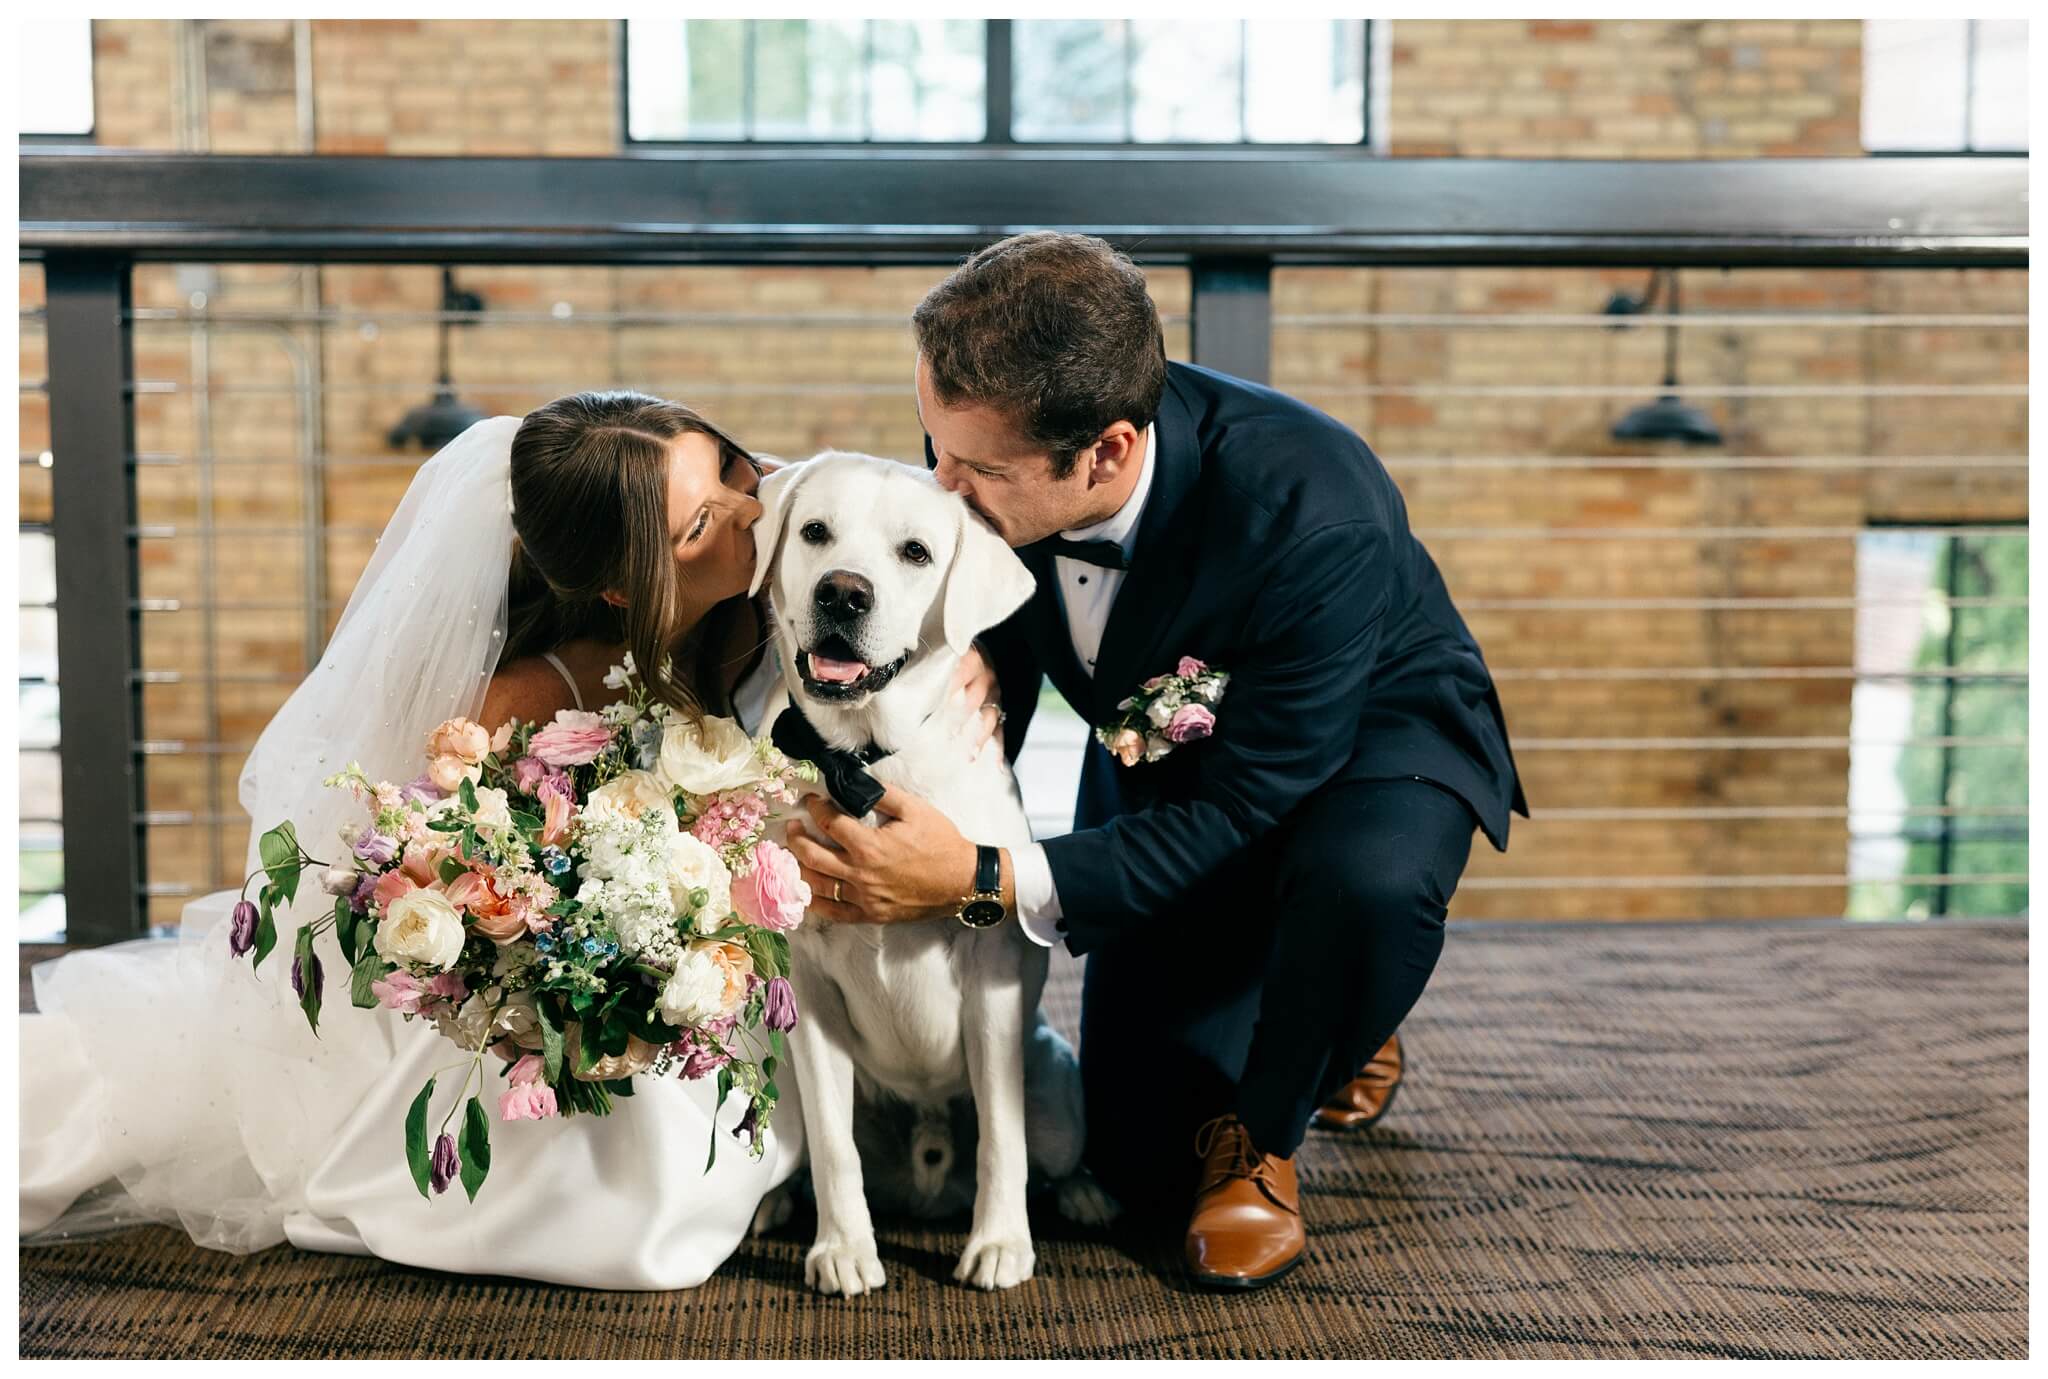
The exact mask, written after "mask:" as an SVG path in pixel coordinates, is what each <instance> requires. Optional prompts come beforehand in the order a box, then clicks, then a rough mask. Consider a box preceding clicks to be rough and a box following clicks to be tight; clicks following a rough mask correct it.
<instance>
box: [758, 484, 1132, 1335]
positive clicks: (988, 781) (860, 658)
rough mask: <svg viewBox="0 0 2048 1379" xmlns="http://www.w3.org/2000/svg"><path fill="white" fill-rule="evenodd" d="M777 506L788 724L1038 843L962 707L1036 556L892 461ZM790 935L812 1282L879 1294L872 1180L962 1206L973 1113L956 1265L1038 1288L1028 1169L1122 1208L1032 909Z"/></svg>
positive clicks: (824, 927)
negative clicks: (965, 1221) (1088, 1124)
mask: <svg viewBox="0 0 2048 1379" xmlns="http://www.w3.org/2000/svg"><path fill="white" fill-rule="evenodd" d="M761 501H762V503H763V504H764V505H765V507H766V511H765V513H764V514H763V516H762V518H761V520H760V522H759V524H758V525H757V526H756V527H755V533H756V541H757V543H758V546H759V550H760V562H759V565H758V566H757V568H756V572H755V575H754V592H758V591H759V590H760V588H761V586H762V585H763V584H764V583H766V584H768V585H769V586H770V594H771V599H772V601H773V603H774V606H775V614H776V617H775V623H776V628H775V636H776V646H777V650H778V652H779V653H780V657H781V664H782V671H783V683H784V688H785V693H786V695H787V696H788V698H787V700H784V699H783V697H782V696H778V697H777V702H776V703H774V704H773V705H771V706H770V719H769V721H770V722H771V723H772V722H773V721H774V716H775V715H778V714H780V713H781V712H782V711H783V709H784V708H786V707H787V706H788V704H789V703H794V704H795V705H796V706H797V707H799V708H800V709H801V710H802V712H803V715H804V717H805V718H807V719H808V720H809V721H810V723H811V725H812V726H813V727H814V728H815V729H816V730H817V732H818V734H819V735H820V736H821V737H822V738H823V739H824V741H825V742H826V744H827V745H829V746H831V747H835V748H839V749H841V750H845V751H854V752H860V751H863V750H864V749H871V750H870V751H869V755H871V756H872V755H874V754H876V753H887V755H886V756H882V757H881V759H880V760H878V761H875V762H874V764H873V765H872V767H871V768H870V769H871V773H872V774H873V776H874V777H875V779H876V780H878V781H880V782H883V783H887V784H894V785H899V786H902V787H903V788H905V789H906V790H909V791H911V792H913V793H915V794H917V795H920V796H922V797H923V798H924V799H926V800H928V801H930V802H931V804H932V805H933V806H934V807H935V808H937V809H939V810H940V811H942V812H943V813H945V814H946V815H947V816H948V817H949V818H950V819H951V820H952V821H953V822H954V824H955V825H957V826H958V827H959V829H960V831H961V832H962V833H963V834H965V835H966V836H967V837H968V838H970V839H972V840H973V841H975V842H977V843H986V844H990V845H992V846H998V847H1008V848H1017V847H1021V846H1023V845H1025V844H1026V843H1028V842H1029V841H1030V838H1031V830H1030V827H1029V825H1028V823H1027V822H1026V819H1025V815H1024V807H1023V803H1022V801H1021V800H1020V799H1019V797H1018V794H1017V787H1016V782H1015V781H1014V780H1013V779H1012V778H1011V775H1010V771H1009V767H1008V765H1007V764H1006V763H1005V761H1004V760H1003V754H1002V749H1001V744H1000V743H999V742H997V741H991V742H989V743H988V744H987V745H986V746H984V747H983V748H982V749H981V751H980V753H979V754H978V755H976V756H975V757H974V758H973V759H972V760H969V759H968V753H967V751H966V749H965V747H964V745H963V743H964V741H966V740H971V739H963V737H962V735H961V734H962V732H963V731H964V730H965V729H966V727H967V722H966V714H967V712H968V711H967V710H966V709H964V708H954V707H952V706H950V705H949V704H948V702H947V701H948V699H949V689H950V686H951V683H952V679H953V676H954V674H955V672H956V670H957V669H958V667H959V663H960V660H961V657H962V656H963V655H964V654H965V653H966V652H967V650H968V648H969V646H970V645H971V643H972V641H973V638H974V637H975V635H976V634H977V633H979V632H981V631H983V630H985V629H986V628H989V627H991V626H993V625H995V624H996V623H998V622H1001V621H1002V620H1003V619H1004V618H1006V617H1008V616H1009V615H1010V614H1011V613H1012V612H1014V611H1016V609H1017V608H1019V607H1020V606H1022V605H1023V603H1024V602H1025V601H1026V600H1027V599H1028V598H1030V596H1031V591H1032V587H1033V586H1032V579H1031V575H1030V572H1029V571H1027V570H1026V569H1025V568H1024V565H1023V562H1022V561H1020V560H1018V559H1017V557H1016V556H1015V555H1014V554H1013V553H1012V552H1011V551H1010V548H1009V547H1008V546H1006V545H1004V544H1003V542H1002V540H1001V538H999V537H998V536H996V534H995V533H994V532H993V531H992V530H990V529H989V527H988V526H987V525H985V524H984V523H983V522H982V521H981V520H980V519H979V518H977V517H975V516H973V515H972V514H971V513H970V512H969V510H968V508H967V505H966V504H965V503H964V502H963V501H961V500H960V499H959V498H957V497H955V496H954V495H952V494H950V493H947V492H946V491H945V490H944V489H942V488H940V487H939V485H938V484H937V483H936V482H935V481H934V480H933V479H932V478H931V476H930V475H928V474H926V473H925V472H924V471H922V470H918V469H912V468H910V467H909V466H907V465H902V464H898V463H895V462H894V461H890V460H882V459H876V458H874V457H873V456H868V455H853V454H846V453H842V452H827V453H825V454H823V455H820V456H818V457H816V458H815V459H812V460H809V461H807V462H805V463H802V464H796V465H791V466H788V467H786V468H784V469H781V470H778V471H777V472H776V473H774V474H772V475H770V476H769V477H768V479H767V480H766V481H765V482H764V483H763V484H762V486H761ZM867 821H868V822H869V823H871V824H872V823H873V822H874V818H873V816H872V815H870V816H868V820H867ZM791 938H792V940H793V942H792V945H791V948H792V952H791V967H792V971H791V974H790V981H791V983H792V984H793V985H794V986H795V988H796V996H797V1008H798V1011H799V1021H798V1024H797V1027H796V1028H795V1030H793V1031H792V1032H791V1034H790V1058H791V1061H792V1062H793V1063H794V1064H795V1068H796V1076H797V1084H798V1090H799V1091H800V1093H801V1095H802V1102H803V1118H804V1137H805V1141H806V1144H807V1147H808V1154H809V1156H810V1167H811V1180H812V1187H813V1190H814V1192H815V1193H816V1196H817V1203H818V1236H817V1241H816V1243H815V1244H813V1245H812V1247H811V1251H810V1254H809V1255H808V1256H807V1257H806V1258H805V1261H804V1277H805V1279H806V1280H807V1281H808V1282H809V1283H810V1284H811V1285H812V1286H813V1287H815V1288H817V1289H818V1291H820V1292H823V1293H843V1294H847V1295H852V1294H856V1293H861V1292H865V1291H867V1290H869V1289H872V1288H879V1287H881V1286H882V1284H883V1282H884V1273H883V1269H882V1261H881V1258H880V1256H879V1255H878V1254H877V1252H876V1249H875V1233H874V1224H873V1219H872V1217H871V1216H870V1214H869V1201H868V1198H869V1194H870V1190H871V1189H874V1190H881V1189H884V1188H885V1187H886V1186H887V1185H888V1184H891V1183H894V1184H898V1185H900V1184H901V1183H902V1182H903V1180H904V1179H905V1178H906V1177H907V1178H908V1190H907V1192H905V1193H903V1194H902V1195H903V1196H904V1197H906V1198H907V1199H908V1205H910V1206H911V1207H913V1208H914V1209H921V1210H924V1211H926V1212H927V1213H929V1212H933V1211H939V1210H943V1209H945V1208H946V1207H947V1206H948V1205H949V1204H950V1203H951V1202H952V1201H953V1200H954V1199H955V1198H956V1196H958V1195H959V1192H958V1190H959V1189H960V1187H961V1186H962V1181H961V1180H962V1179H963V1178H964V1177H965V1176H966V1173H967V1171H968V1165H966V1164H965V1163H964V1162H962V1163H961V1164H960V1165H959V1166H960V1169H961V1170H962V1171H961V1172H960V1173H957V1174H956V1173H955V1172H954V1171H953V1170H954V1168H955V1162H956V1158H957V1159H959V1160H964V1159H965V1155H964V1154H961V1155H956V1153H955V1149H954V1146H955V1144H956V1138H955V1136H954V1134H953V1126H954V1124H955V1123H956V1120H957V1121H958V1122H959V1123H961V1124H963V1125H965V1124H970V1123H971V1124H972V1126H973V1128H974V1130H975V1131H976V1132H978V1133H976V1134H975V1140H976V1145H975V1153H974V1158H973V1163H972V1166H971V1171H972V1181H973V1185H974V1186H973V1202H974V1216H973V1226H972V1230H971V1233H970V1234H969V1236H968V1239H967V1249H966V1252H965V1253H964V1254H963V1255H962V1256H961V1259H960V1265H959V1267H958V1269H956V1270H955V1271H954V1277H955V1278H957V1279H960V1280H962V1281H963V1282H967V1283H971V1284H973V1285H976V1286H978V1287H981V1288H1008V1287H1012V1286H1014V1285H1016V1284H1018V1283H1022V1282H1023V1281H1024V1280H1025V1279H1028V1278H1030V1277H1031V1270H1032V1265H1033V1262H1034V1255H1033V1251H1032V1245H1031V1228H1030V1223H1029V1221H1028V1219H1027V1217H1026V1214H1025V1195H1026V1184H1027V1179H1028V1178H1030V1177H1033V1176H1036V1177H1039V1178H1043V1179H1048V1180H1051V1181H1052V1182H1054V1183H1057V1184H1059V1191H1060V1205H1061V1209H1062V1211H1063V1212H1065V1213H1066V1214H1068V1215H1069V1216H1072V1217H1074V1218H1076V1219H1079V1220H1083V1221H1088V1222H1100V1221H1103V1220H1106V1219H1108V1218H1109V1216H1111V1215H1113V1214H1114V1212H1115V1208H1114V1206H1113V1205H1111V1204H1110V1202H1109V1200H1108V1199H1107V1197H1105V1196H1104V1195H1103V1194H1102V1192H1101V1190H1100V1189H1099V1188H1097V1187H1096V1186H1095V1184H1094V1182H1093V1180H1092V1179H1089V1178H1088V1177H1087V1176H1086V1175H1085V1173H1084V1172H1082V1171H1081V1170H1080V1158H1081V1143H1082V1123H1081V1092H1080V1077H1079V1071H1078V1068H1077V1066H1076V1064H1075V1060H1074V1056H1073V1052H1072V1050H1071V1049H1070V1048H1068V1046H1067V1044H1066V1042H1065V1041H1064V1040H1063V1039H1061V1038H1060V1037H1059V1035H1058V1034H1056V1033H1055V1032H1054V1031H1053V1030H1052V1029H1051V1028H1050V1027H1048V1026H1047V1025H1046V1023H1045V1020H1044V1017H1043V1016H1042V1015H1041V1014H1040V1012H1039V1009H1038V1002H1039V996H1040V994H1041V992H1042V991H1043V990H1044V988H1045V979H1046V969H1047V961H1048V953H1047V950H1046V949H1044V948H1041V947H1039V946H1038V945H1037V944H1035V943H1033V942H1032V941H1031V940H1030V939H1029V938H1028V937H1026V936H1025V935H1024V934H1023V932H1022V931H1021V930H1020V929H1019V928H1018V926H1017V922H1016V920H1015V918H1014V917H1012V918H1011V919H1008V920H1005V921H1004V922H1003V923H1002V924H1000V925H998V926H996V927H994V928H991V929H971V928H968V927H967V926H965V925H963V924H960V923H958V922H957V921H955V920H953V919H939V920H931V921H925V922H920V923H909V924H873V925H871V924H846V925H833V924H829V923H827V922H824V921H821V920H819V919H817V918H815V917H813V918H812V919H811V920H810V922H809V923H807V924H805V925H804V926H803V927H802V928H801V929H799V930H798V931H797V932H795V933H794V934H793V935H791ZM970 1095H971V1096H972V1098H973V1115H972V1117H971V1118H970V1117H968V1116H967V1115H966V1114H965V1108H964V1105H963V1104H962V1103H963V1099H964V1098H966V1097H968V1096H970ZM956 1112H957V1113H959V1114H958V1115H956ZM864 1148H865V1149H866V1150H867V1153H866V1155H865V1158H866V1163H865V1164H864V1163H863V1152H862V1151H863V1149H864ZM864 1168H865V1173H864ZM878 1195H885V1196H886V1195H887V1194H886V1192H879V1193H878Z"/></svg>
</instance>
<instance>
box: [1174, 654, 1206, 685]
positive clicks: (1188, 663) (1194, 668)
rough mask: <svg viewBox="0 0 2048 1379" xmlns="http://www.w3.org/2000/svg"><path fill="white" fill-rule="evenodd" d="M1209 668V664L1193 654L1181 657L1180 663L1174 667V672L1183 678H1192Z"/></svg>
mask: <svg viewBox="0 0 2048 1379" xmlns="http://www.w3.org/2000/svg"><path fill="white" fill-rule="evenodd" d="M1208 668H1209V667H1208V666H1207V665H1205V664H1203V663H1202V662H1200V661H1198V660H1196V659H1195V658H1194V657H1192V656H1183V657H1181V658H1180V664H1179V665H1177V666H1175V667H1174V668H1173V673H1174V674H1175V675H1178V676H1180V677H1181V678H1182V679H1183V680H1192V679H1194V678H1195V677H1196V676H1197V675H1200V674H1201V673H1202V672H1203V671H1205V670H1207V669H1208Z"/></svg>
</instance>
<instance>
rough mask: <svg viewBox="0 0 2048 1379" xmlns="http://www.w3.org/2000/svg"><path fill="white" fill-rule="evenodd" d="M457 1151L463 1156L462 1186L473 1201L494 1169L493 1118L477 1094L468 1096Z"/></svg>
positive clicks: (456, 1152)
mask: <svg viewBox="0 0 2048 1379" xmlns="http://www.w3.org/2000/svg"><path fill="white" fill-rule="evenodd" d="M455 1154H456V1157H457V1158H459V1159H461V1160H462V1190H463V1191H464V1192H466V1193H468V1194H469V1200H470V1201H472V1202H474V1201H475V1200H476V1190H477V1189H478V1188H480V1187H482V1186H483V1185H484V1179H485V1178H486V1177H488V1176H489V1175H490V1172H491V1120H490V1117H489V1116H486V1115H485V1114H484V1104H483V1102H482V1100H481V1099H479V1098H477V1097H471V1098H470V1099H469V1105H468V1107H467V1108H465V1109H464V1111H463V1113H462V1133H461V1134H460V1135H458V1136H457V1137H456V1140H455Z"/></svg>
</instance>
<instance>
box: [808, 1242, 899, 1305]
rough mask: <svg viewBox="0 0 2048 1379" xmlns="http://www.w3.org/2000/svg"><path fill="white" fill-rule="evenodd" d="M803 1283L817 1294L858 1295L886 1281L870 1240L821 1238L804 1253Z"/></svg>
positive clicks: (870, 1290) (880, 1262) (886, 1277)
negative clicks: (816, 1291)
mask: <svg viewBox="0 0 2048 1379" xmlns="http://www.w3.org/2000/svg"><path fill="white" fill-rule="evenodd" d="M804 1282H805V1283H808V1284H809V1285H810V1286H811V1287H813V1288H815V1289H817V1290H818V1291H819V1292H820V1293H824V1294H827V1295H828V1296H829V1295H832V1294H838V1295H839V1296H841V1297H848V1298H851V1297H858V1296H859V1295H860V1294H862V1293H867V1292H872V1291H873V1290H874V1289H877V1288H880V1287H881V1286H882V1285H883V1284H884V1283H886V1282H888V1275H887V1274H885V1273H883V1272H882V1257H881V1255H879V1254H877V1253H876V1252H875V1242H874V1241H873V1240H872V1239H868V1240H859V1241H848V1240H824V1239H821V1240H819V1241H818V1243H817V1244H815V1245H813V1246H811V1252H810V1253H809V1254H807V1255H805V1256H804Z"/></svg>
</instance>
